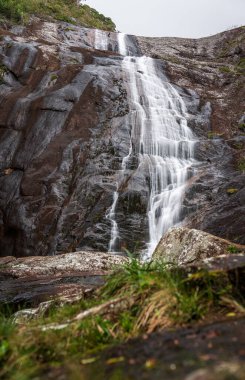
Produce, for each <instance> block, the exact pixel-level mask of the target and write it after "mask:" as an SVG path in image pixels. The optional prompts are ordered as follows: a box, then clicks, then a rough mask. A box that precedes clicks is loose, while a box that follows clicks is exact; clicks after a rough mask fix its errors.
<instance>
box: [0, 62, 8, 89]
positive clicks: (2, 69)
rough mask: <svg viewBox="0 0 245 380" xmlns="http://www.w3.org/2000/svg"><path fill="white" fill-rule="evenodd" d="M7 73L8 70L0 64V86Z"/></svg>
mask: <svg viewBox="0 0 245 380" xmlns="http://www.w3.org/2000/svg"><path fill="white" fill-rule="evenodd" d="M7 72H8V69H7V67H6V66H5V65H2V64H0V84H2V83H3V82H4V80H3V78H4V75H5V74H6V73H7Z"/></svg>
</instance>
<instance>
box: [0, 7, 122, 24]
mask: <svg viewBox="0 0 245 380" xmlns="http://www.w3.org/2000/svg"><path fill="white" fill-rule="evenodd" d="M0 14H1V16H2V17H5V18H6V19H8V20H10V21H12V22H17V23H26V22H28V20H29V18H30V16H31V15H36V16H39V17H47V16H51V17H53V18H54V19H56V20H60V21H66V22H69V23H72V24H81V25H82V26H87V27H95V28H100V29H105V30H115V24H114V23H113V22H112V20H111V19H110V18H108V17H105V16H103V15H102V14H100V13H98V12H97V11H96V10H95V9H93V8H90V7H89V6H88V5H78V3H77V1H76V0H0Z"/></svg>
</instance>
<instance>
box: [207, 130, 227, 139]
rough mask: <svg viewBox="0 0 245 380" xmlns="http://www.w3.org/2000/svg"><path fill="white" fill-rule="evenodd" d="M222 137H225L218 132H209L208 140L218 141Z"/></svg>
mask: <svg viewBox="0 0 245 380" xmlns="http://www.w3.org/2000/svg"><path fill="white" fill-rule="evenodd" d="M222 136H223V133H217V132H212V131H210V132H208V139H216V138H219V137H222Z"/></svg>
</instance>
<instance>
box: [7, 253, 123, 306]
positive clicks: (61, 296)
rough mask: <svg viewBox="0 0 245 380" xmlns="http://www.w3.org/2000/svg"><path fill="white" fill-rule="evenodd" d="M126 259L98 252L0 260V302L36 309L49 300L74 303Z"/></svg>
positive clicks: (98, 284)
mask: <svg viewBox="0 0 245 380" xmlns="http://www.w3.org/2000/svg"><path fill="white" fill-rule="evenodd" d="M125 262H127V258H126V257H123V256H120V255H110V254H107V253H99V252H77V253H69V254H64V255H59V256H52V257H26V258H20V259H16V258H14V257H5V258H2V259H0V303H9V304H13V305H16V307H17V306H18V305H22V306H23V305H30V306H37V305H39V304H40V303H42V302H44V301H48V300H50V299H53V300H59V301H60V302H61V301H62V302H64V303H67V302H75V301H77V300H79V299H81V298H83V297H86V296H88V295H89V294H90V293H91V292H92V291H93V290H94V289H96V288H97V287H98V286H101V285H102V284H103V283H104V281H105V276H106V275H108V274H109V273H110V272H111V270H112V269H114V268H115V267H116V266H120V265H123V264H124V263H125Z"/></svg>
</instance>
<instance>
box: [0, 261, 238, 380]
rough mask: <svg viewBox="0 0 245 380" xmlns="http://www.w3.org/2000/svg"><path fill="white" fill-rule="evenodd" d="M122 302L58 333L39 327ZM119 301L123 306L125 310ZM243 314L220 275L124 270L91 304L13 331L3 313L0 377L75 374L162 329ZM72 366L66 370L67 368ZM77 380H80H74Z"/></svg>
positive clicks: (157, 267) (156, 268)
mask: <svg viewBox="0 0 245 380" xmlns="http://www.w3.org/2000/svg"><path fill="white" fill-rule="evenodd" d="M118 298H119V299H120V298H122V302H121V303H119V307H114V308H112V309H110V308H107V309H106V311H104V312H103V313H101V312H96V313H94V315H92V316H89V317H87V318H85V319H83V320H80V321H75V322H73V323H71V324H69V325H68V327H66V328H64V329H61V330H57V331H54V330H49V331H45V332H44V331H42V330H41V329H40V327H41V326H42V325H45V326H47V325H49V324H50V323H55V324H58V323H64V322H65V321H67V320H71V319H72V318H74V316H76V315H77V314H78V313H79V312H81V311H82V310H88V309H90V308H91V307H93V306H95V305H102V304H104V303H105V302H108V300H109V301H110V300H114V299H118ZM125 299H126V300H127V304H125V303H124V302H125ZM243 311H244V299H243V298H242V297H241V296H240V294H237V292H236V290H234V289H233V287H232V285H231V283H230V281H229V278H228V276H227V275H226V274H223V273H217V272H213V273H204V272H199V273H196V274H194V275H192V276H190V277H186V275H184V274H183V273H181V272H180V271H179V270H173V271H171V272H170V271H169V270H166V268H165V267H164V265H162V264H139V263H138V262H137V261H132V263H130V264H127V265H126V266H124V267H123V268H122V269H120V270H119V271H117V272H116V273H115V274H113V275H112V276H111V277H110V278H109V279H108V281H107V283H106V285H105V286H104V287H103V288H102V289H100V290H99V291H97V293H96V294H95V295H94V297H93V298H92V299H89V300H84V301H82V302H79V303H77V304H74V305H72V306H71V305H70V306H64V307H54V308H53V310H51V311H50V312H49V314H48V315H47V316H46V317H45V318H41V319H38V320H36V321H34V322H31V323H29V324H26V325H23V326H21V328H20V327H15V326H14V325H13V324H12V323H11V317H8V316H7V315H6V312H5V315H4V313H3V314H2V318H1V322H0V335H1V343H0V368H1V366H2V367H3V370H2V372H1V371H0V377H1V376H2V377H3V378H6V379H14V380H16V379H17V380H18V379H19V380H22V379H23V380H24V379H25V380H26V379H32V378H34V377H36V376H40V377H38V378H41V379H42V378H43V379H44V378H45V376H46V375H45V373H46V371H50V370H51V369H52V370H54V369H55V368H56V369H57V368H59V367H62V370H65V371H72V373H73V371H74V377H71V378H74V379H75V378H76V377H75V373H76V371H78V373H80V372H79V368H80V366H81V363H83V361H84V360H85V362H86V359H84V358H88V357H90V358H91V356H92V360H96V357H97V355H98V353H99V352H100V351H101V350H103V349H104V348H106V347H109V346H112V345H114V344H118V343H120V342H125V341H127V340H128V339H130V338H132V337H137V336H139V335H141V334H144V333H151V332H152V331H156V330H159V329H163V328H169V327H171V328H172V327H178V326H182V325H185V324H190V323H194V322H196V321H198V320H204V321H205V320H207V319H210V317H212V316H214V315H215V316H217V315H218V316H221V317H222V316H234V315H236V314H239V313H241V312H243ZM71 365H72V368H71ZM79 378H80V377H79Z"/></svg>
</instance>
